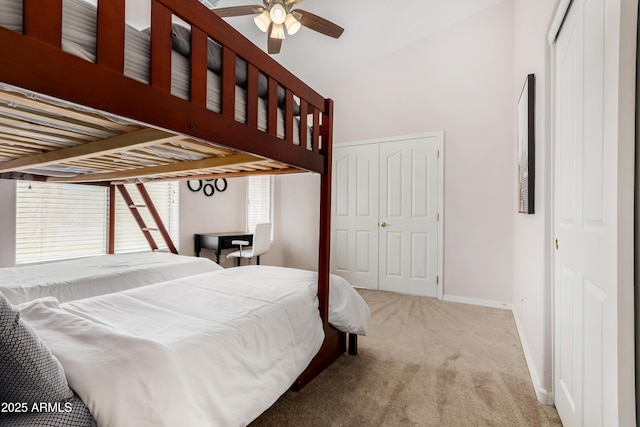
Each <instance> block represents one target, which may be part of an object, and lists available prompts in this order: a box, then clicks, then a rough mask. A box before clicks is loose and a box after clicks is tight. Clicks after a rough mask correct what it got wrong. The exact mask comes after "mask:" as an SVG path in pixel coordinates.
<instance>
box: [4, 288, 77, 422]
mask: <svg viewBox="0 0 640 427" xmlns="http://www.w3.org/2000/svg"><path fill="white" fill-rule="evenodd" d="M73 396H74V394H73V392H72V391H71V389H70V388H69V384H68V383H67V379H66V378H65V375H64V370H63V368H62V365H60V362H58V360H57V359H56V358H55V357H54V356H53V355H52V354H51V351H50V350H49V348H48V347H47V346H46V344H45V343H44V342H42V340H41V339H40V338H39V337H38V335H37V334H36V332H35V331H34V330H33V328H32V327H31V326H30V325H29V324H27V323H26V322H25V321H24V320H22V319H21V318H20V312H19V311H18V310H17V309H16V308H15V307H13V306H12V305H11V303H9V301H7V299H6V298H5V296H4V295H3V294H2V293H0V402H25V403H27V404H28V405H29V409H31V405H33V404H34V403H40V402H59V401H63V400H67V399H70V398H72V397H73Z"/></svg>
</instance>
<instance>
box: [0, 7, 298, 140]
mask: <svg viewBox="0 0 640 427" xmlns="http://www.w3.org/2000/svg"><path fill="white" fill-rule="evenodd" d="M22 1H23V0H0V26H3V27H6V28H8V29H11V30H13V31H17V32H20V33H22V32H23V24H22ZM96 19H97V15H96V8H95V6H93V5H91V4H89V3H87V2H86V1H84V0H63V21H62V24H63V25H62V50H64V51H65V52H68V53H71V54H73V55H76V56H79V57H81V58H83V59H86V60H87V61H91V62H95V60H96V28H97V25H96ZM150 57H151V46H150V37H149V36H147V35H146V34H143V33H141V32H139V31H138V30H136V29H135V28H133V27H130V26H128V25H127V26H126V28H125V61H124V74H125V75H126V76H128V77H131V78H133V79H136V80H138V81H140V82H143V83H146V84H149V80H150V79H149V70H150ZM171 66H172V71H171V93H172V94H173V95H175V96H178V97H180V98H183V99H189V96H190V95H189V75H190V72H189V69H190V64H189V59H187V58H185V57H184V56H182V55H180V54H179V53H177V52H175V51H173V52H172V57H171ZM220 98H221V78H220V76H219V75H217V74H215V73H213V72H211V71H209V72H208V73H207V108H208V109H210V110H213V111H215V112H220V109H221V108H220ZM235 119H236V120H237V121H239V122H242V123H246V91H245V90H244V89H242V88H240V87H238V86H236V106H235ZM299 126H300V123H299V121H298V120H294V132H293V136H294V138H293V140H294V143H295V144H299V141H300V137H299ZM258 129H260V130H262V131H266V129H267V102H266V101H265V100H264V99H259V100H258ZM277 135H278V137H279V138H284V115H283V112H282V110H281V109H278V130H277ZM307 141H309V144H310V141H311V130H310V128H308V129H307Z"/></svg>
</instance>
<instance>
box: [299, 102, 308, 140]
mask: <svg viewBox="0 0 640 427" xmlns="http://www.w3.org/2000/svg"><path fill="white" fill-rule="evenodd" d="M307 114H308V112H307V101H305V100H304V99H301V100H300V147H301V148H304V149H305V150H308V147H307V144H308V141H307Z"/></svg>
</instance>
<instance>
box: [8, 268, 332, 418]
mask: <svg viewBox="0 0 640 427" xmlns="http://www.w3.org/2000/svg"><path fill="white" fill-rule="evenodd" d="M20 309H21V315H22V318H23V319H24V320H26V321H27V322H28V323H29V324H31V326H33V327H34V329H35V330H36V331H37V333H38V334H39V336H40V337H41V338H42V339H43V341H44V342H45V343H46V344H47V345H48V346H49V348H50V349H51V350H52V352H53V354H54V355H55V356H56V358H57V359H58V360H59V361H60V363H61V364H62V366H63V367H64V370H65V373H66V376H67V380H68V382H69V385H70V387H71V388H73V389H74V390H75V391H76V392H77V393H78V395H79V396H80V397H81V398H82V400H83V401H84V402H85V404H86V405H87V406H88V408H89V409H90V411H91V413H92V414H93V416H94V418H95V419H96V421H97V423H98V425H99V426H101V427H108V426H127V427H128V426H133V425H135V426H154V427H158V426H178V425H180V426H245V425H247V424H248V423H249V422H251V421H252V420H253V419H254V418H256V417H257V416H258V415H260V414H261V413H262V412H263V411H264V410H266V409H267V408H269V406H271V405H272V404H273V403H274V402H275V401H276V400H277V399H278V397H279V396H280V395H281V394H282V393H284V392H285V391H286V390H287V389H288V388H289V387H290V386H291V384H292V383H293V382H294V380H295V379H296V378H297V377H298V376H299V374H300V373H301V372H302V371H303V370H304V368H305V367H306V366H307V365H308V364H309V362H310V361H311V359H312V358H313V356H314V355H315V354H316V353H317V351H318V350H319V348H320V346H321V344H322V340H323V330H322V322H321V321H320V317H319V315H318V301H317V295H316V282H315V275H314V274H313V273H310V272H304V271H302V270H294V269H285V268H278V267H261V266H255V267H252V268H244V267H243V268H232V269H227V270H219V271H214V272H211V273H205V274H200V275H196V276H190V277H187V278H183V279H176V280H173V281H170V282H164V283H159V284H155V285H149V286H145V287H141V288H137V289H132V290H129V291H124V292H119V293H114V294H108V295H103V296H98V297H94V298H88V299H84V300H79V301H74V302H69V303H64V304H58V303H57V302H56V301H55V300H54V299H41V300H36V301H31V302H29V303H26V304H23V305H21V306H20Z"/></svg>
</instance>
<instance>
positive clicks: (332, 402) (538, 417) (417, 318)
mask: <svg viewBox="0 0 640 427" xmlns="http://www.w3.org/2000/svg"><path fill="white" fill-rule="evenodd" d="M359 292H360V294H361V295H362V296H363V297H364V299H365V300H366V301H367V303H368V304H369V306H370V307H371V311H372V315H371V320H370V324H369V333H368V335H367V336H366V337H360V339H359V354H358V356H356V357H352V356H348V355H346V354H345V355H344V356H342V357H341V358H340V359H338V361H337V362H336V363H334V364H333V365H332V366H331V367H329V369H327V370H325V371H324V372H323V373H322V374H321V375H320V376H319V377H318V378H316V379H315V380H314V381H312V382H311V383H310V384H309V385H307V386H306V387H305V388H304V389H303V390H301V391H300V392H292V391H289V392H287V393H286V394H285V395H284V396H282V397H281V398H280V400H278V402H276V403H275V404H274V405H273V406H272V407H271V408H270V409H269V410H268V411H267V412H265V413H264V414H263V415H262V416H261V417H260V418H258V419H257V420H255V421H254V422H253V423H252V424H251V426H252V427H258V426H323V427H324V426H509V427H513V426H535V427H538V426H560V425H561V423H560V420H559V418H558V414H557V412H556V411H555V409H554V408H552V407H549V406H545V405H542V404H540V403H538V401H537V399H536V396H535V392H534V390H533V386H532V384H531V380H530V377H529V372H528V370H527V366H526V362H525V359H524V355H523V352H522V347H521V346H520V341H519V339H518V335H517V332H516V327H515V323H514V320H513V315H512V313H511V312H510V311H506V310H499V309H492V308H485V307H477V306H472V305H466V304H457V303H449V302H442V301H437V300H435V299H432V298H423V297H414V296H407V295H400V294H394V293H389V292H382V291H370V290H360V291H359Z"/></svg>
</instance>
